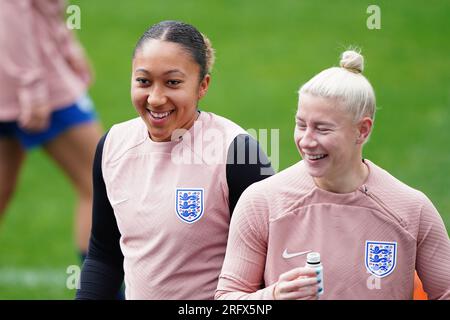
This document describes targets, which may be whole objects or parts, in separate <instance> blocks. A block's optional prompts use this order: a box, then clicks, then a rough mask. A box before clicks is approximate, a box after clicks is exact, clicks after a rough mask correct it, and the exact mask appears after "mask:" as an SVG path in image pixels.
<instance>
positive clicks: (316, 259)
mask: <svg viewBox="0 0 450 320" xmlns="http://www.w3.org/2000/svg"><path fill="white" fill-rule="evenodd" d="M306 262H307V263H312V264H318V263H320V253H318V252H310V253H308V255H307V256H306Z"/></svg>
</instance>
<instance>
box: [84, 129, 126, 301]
mask: <svg viewBox="0 0 450 320" xmlns="http://www.w3.org/2000/svg"><path fill="white" fill-rule="evenodd" d="M107 134H108V133H106V134H105V135H104V136H103V137H102V138H101V140H100V142H99V143H98V145H97V150H96V151H95V158H94V165H93V187H94V199H93V206H92V229H91V238H90V240H89V250H88V254H87V257H86V260H85V261H84V264H83V268H82V270H81V278H80V288H79V289H78V290H77V294H76V299H77V300H85V299H111V300H112V299H115V297H116V295H117V293H118V291H119V289H120V287H121V285H122V282H123V276H124V272H123V254H122V251H121V250H120V244H119V240H120V232H119V228H118V227H117V222H116V218H115V216H114V211H113V208H112V207H111V204H110V202H109V200H108V197H107V194H106V187H105V182H104V181H103V174H102V153H103V145H104V143H105V139H106V136H107Z"/></svg>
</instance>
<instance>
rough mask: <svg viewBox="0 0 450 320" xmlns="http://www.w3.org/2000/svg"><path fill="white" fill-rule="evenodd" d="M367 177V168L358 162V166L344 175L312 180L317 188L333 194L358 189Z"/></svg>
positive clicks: (361, 162)
mask: <svg viewBox="0 0 450 320" xmlns="http://www.w3.org/2000/svg"><path fill="white" fill-rule="evenodd" d="M368 176H369V168H368V167H367V165H366V164H365V163H364V162H363V161H361V160H359V161H358V164H356V165H355V166H353V167H352V170H349V171H348V172H346V173H340V174H339V176H336V177H333V178H313V179H314V182H315V184H316V186H317V187H319V188H321V189H324V190H326V191H330V192H334V193H350V192H353V191H355V190H356V189H358V188H359V187H360V186H361V185H362V184H363V183H364V182H365V181H366V179H367V177H368Z"/></svg>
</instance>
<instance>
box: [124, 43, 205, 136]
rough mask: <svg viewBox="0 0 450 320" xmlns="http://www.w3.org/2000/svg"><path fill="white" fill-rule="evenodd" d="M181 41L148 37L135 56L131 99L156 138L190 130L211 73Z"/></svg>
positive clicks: (149, 130) (150, 133)
mask: <svg viewBox="0 0 450 320" xmlns="http://www.w3.org/2000/svg"><path fill="white" fill-rule="evenodd" d="M199 75H200V66H199V65H198V64H197V63H196V62H195V61H194V59H193V58H192V57H191V56H190V55H189V53H188V52H187V51H186V50H184V49H183V48H182V47H181V46H180V45H179V44H177V43H174V42H168V41H162V40H153V39H152V40H148V41H147V42H145V43H144V45H143V46H142V48H140V49H139V50H138V51H137V52H136V54H135V57H134V59H133V70H132V76H131V98H132V102H133V105H134V106H135V108H136V110H137V112H138V113H139V115H140V116H141V118H142V119H143V120H144V122H145V124H146V126H147V130H148V132H149V135H150V138H151V139H152V140H153V141H156V142H161V141H170V139H171V135H172V132H173V131H174V130H176V129H181V128H183V129H189V128H190V127H191V126H192V125H193V124H194V121H195V120H196V119H197V116H198V113H197V103H198V101H199V100H200V99H201V98H202V97H203V96H204V95H205V94H206V92H207V90H208V85H209V80H210V76H209V75H206V76H205V77H204V78H203V79H202V80H201V81H200V79H199Z"/></svg>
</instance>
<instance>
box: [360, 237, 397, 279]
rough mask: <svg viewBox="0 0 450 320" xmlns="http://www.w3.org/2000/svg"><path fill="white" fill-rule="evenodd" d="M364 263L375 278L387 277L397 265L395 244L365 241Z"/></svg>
mask: <svg viewBox="0 0 450 320" xmlns="http://www.w3.org/2000/svg"><path fill="white" fill-rule="evenodd" d="M365 263H366V269H367V271H369V272H370V273H371V274H373V275H374V276H375V277H378V278H384V277H386V276H388V275H389V274H391V273H392V271H394V269H395V266H396V265H397V242H385V241H366V248H365Z"/></svg>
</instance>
